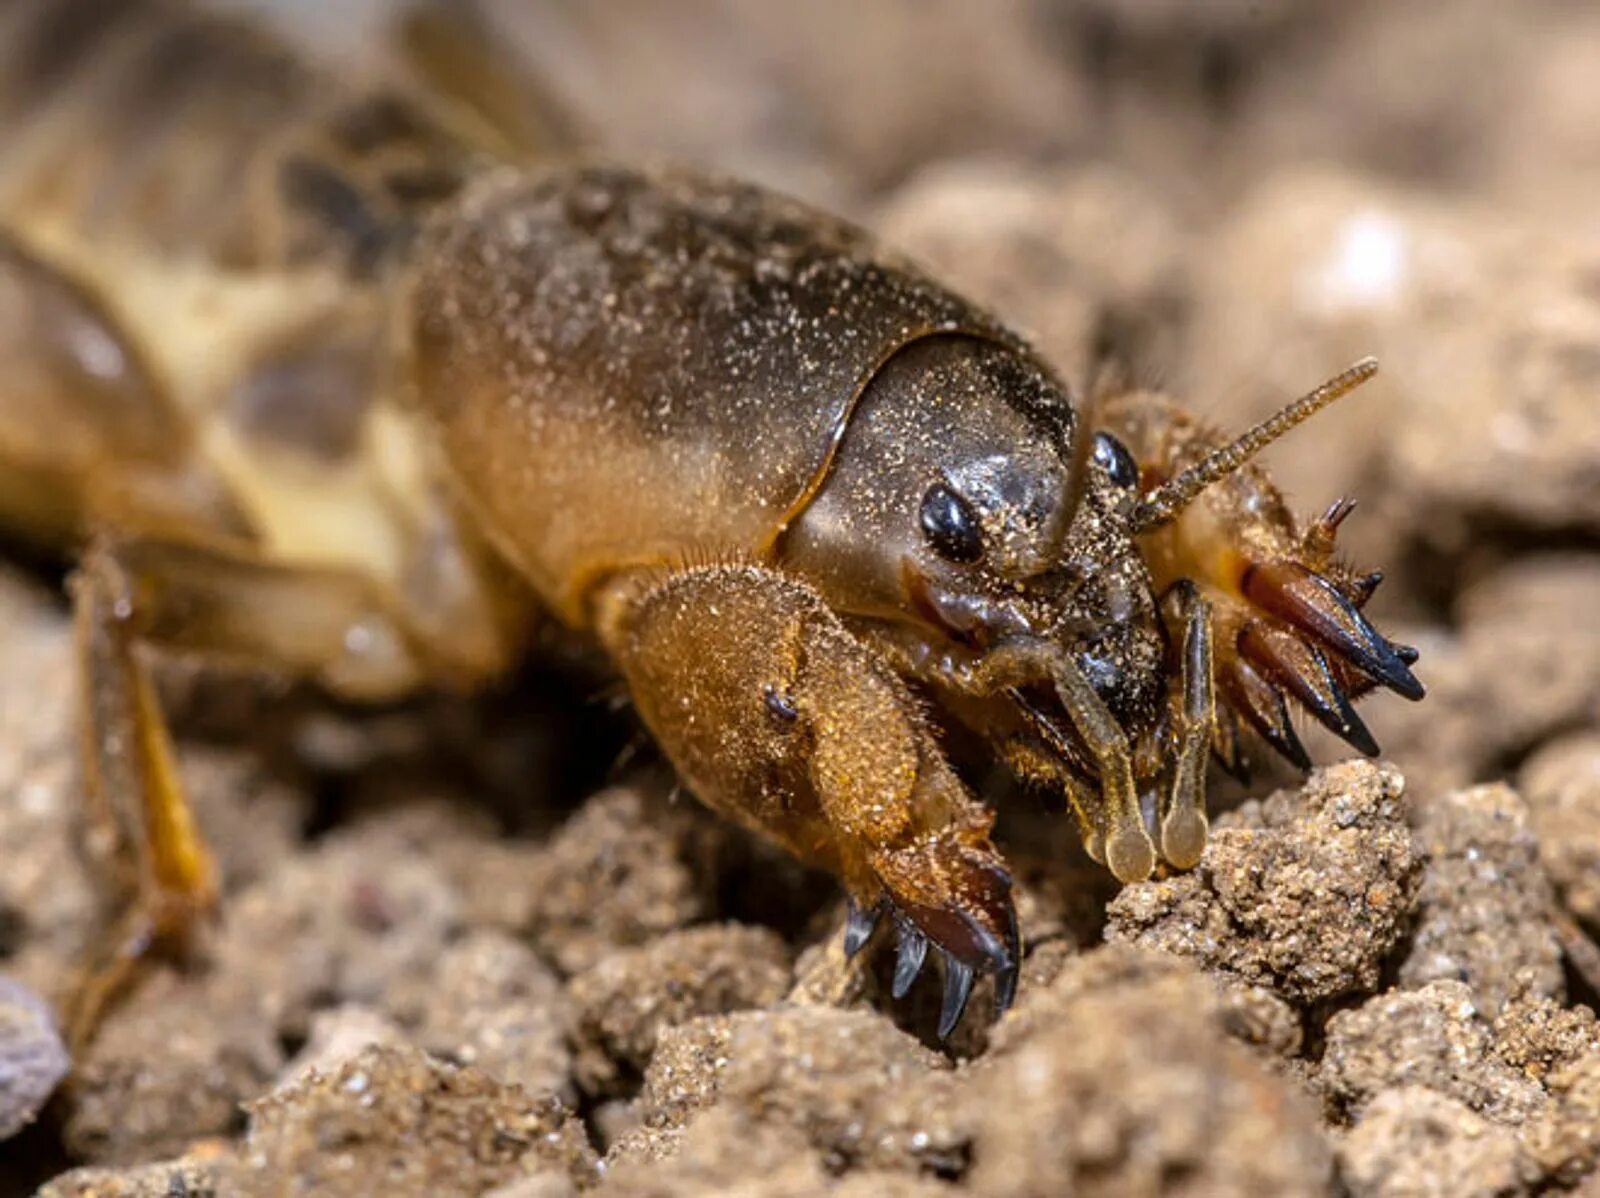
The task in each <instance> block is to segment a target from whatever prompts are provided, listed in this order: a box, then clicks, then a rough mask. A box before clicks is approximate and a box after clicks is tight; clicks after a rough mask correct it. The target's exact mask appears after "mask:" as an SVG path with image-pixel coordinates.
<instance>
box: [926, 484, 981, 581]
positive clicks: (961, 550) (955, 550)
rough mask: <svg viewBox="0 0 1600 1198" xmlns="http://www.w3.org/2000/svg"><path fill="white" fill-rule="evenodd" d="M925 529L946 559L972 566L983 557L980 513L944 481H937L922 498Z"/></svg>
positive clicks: (927, 535) (937, 549)
mask: <svg viewBox="0 0 1600 1198" xmlns="http://www.w3.org/2000/svg"><path fill="white" fill-rule="evenodd" d="M922 532H923V535H924V536H926V537H927V538H928V544H929V545H931V546H933V551H934V552H935V553H937V554H938V555H939V556H940V557H942V558H944V559H945V560H946V561H950V562H960V563H962V564H963V565H970V564H971V563H973V562H975V561H977V560H978V559H979V558H981V557H982V556H983V530H982V529H981V528H980V527H979V526H978V514H977V513H976V512H974V511H973V510H972V505H971V504H969V503H968V502H967V501H966V500H965V499H963V498H962V497H961V496H960V495H957V494H956V493H955V492H954V491H952V490H951V489H950V488H949V487H947V486H945V485H944V484H943V483H934V484H933V486H931V487H929V488H928V493H927V494H926V495H924V496H923V497H922Z"/></svg>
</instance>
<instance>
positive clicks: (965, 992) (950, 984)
mask: <svg viewBox="0 0 1600 1198" xmlns="http://www.w3.org/2000/svg"><path fill="white" fill-rule="evenodd" d="M972 983H973V972H972V966H970V965H967V964H965V963H964V962H962V961H958V960H957V959H956V958H954V957H952V956H948V955H946V956H945V959H944V1005H943V1006H942V1007H940V1008H939V1039H941V1040H944V1039H947V1038H948V1037H949V1035H950V1033H951V1032H953V1031H955V1030H956V1024H958V1023H960V1022H961V1016H962V1014H963V1013H964V1012H965V1011H966V1009H967V1000H968V999H969V998H971V997H972Z"/></svg>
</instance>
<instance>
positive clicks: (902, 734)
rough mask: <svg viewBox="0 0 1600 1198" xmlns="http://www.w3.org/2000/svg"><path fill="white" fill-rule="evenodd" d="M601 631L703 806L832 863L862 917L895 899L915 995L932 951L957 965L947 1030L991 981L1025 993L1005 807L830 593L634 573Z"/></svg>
mask: <svg viewBox="0 0 1600 1198" xmlns="http://www.w3.org/2000/svg"><path fill="white" fill-rule="evenodd" d="M599 627H600V631H601V636H602V640H603V641H604V643H605V644H606V646H607V648H608V650H609V651H610V653H611V654H612V656H613V658H614V659H615V661H616V662H617V665H618V666H619V668H620V669H621V671H622V674H623V676H624V678H625V679H626V680H627V683H628V687H629V690H630V691H631V693H632V695H633V699H634V702H635V703H636V704H637V705H638V709H639V713H640V715H641V716H642V717H643V719H644V721H645V723H646V724H647V725H648V726H649V727H650V729H651V731H652V732H653V733H654V734H655V736H656V739H657V740H658V741H659V742H660V744H661V746H662V748H663V749H664V750H665V751H666V753H667V756H668V757H670V758H671V759H672V762H673V764H674V765H675V766H676V767H677V769H678V772H679V774H680V776H682V777H683V779H684V780H685V781H686V782H687V783H688V784H689V786H690V787H691V788H692V789H693V790H694V791H695V793H696V794H698V795H699V796H700V798H701V799H702V800H704V801H705V802H706V803H707V804H708V805H710V806H712V807H714V808H716V809H717V810H719V811H721V812H723V813H724V814H726V815H727V816H729V817H730V818H732V819H735V820H738V821H739V822H741V823H743V824H744V825H745V826H746V827H748V828H751V829H752V830H754V831H756V832H759V833H761V834H762V835H765V836H767V837H768V838H770V839H772V840H775V841H777V842H778V843H779V844H782V845H784V846H785V847H786V848H788V849H789V850H790V851H792V852H793V853H794V854H795V855H796V856H798V857H800V858H802V859H803V860H806V861H809V862H811V863H813V864H816V865H820V866H822V867H824V868H827V869H830V870H832V871H833V872H834V873H835V874H837V875H838V876H839V877H840V878H841V879H842V880H843V881H844V884H845V886H846V888H847V889H848V891H849V893H850V896H851V898H852V900H853V901H854V903H855V904H856V906H857V908H858V909H860V910H863V911H869V910H874V909H876V908H877V907H878V906H879V904H880V903H886V904H887V906H888V910H889V913H890V915H891V918H892V919H893V922H894V924H895V926H896V931H897V933H898V935H897V944H898V954H899V963H900V968H899V969H898V970H897V977H898V980H897V983H896V986H895V990H896V992H897V993H903V992H904V991H905V989H906V988H907V987H908V986H909V985H910V984H911V981H912V980H914V978H915V977H916V975H917V973H918V972H919V971H920V968H921V966H922V963H923V960H924V958H925V956H926V955H927V950H928V948H929V947H930V946H931V947H933V948H935V949H937V950H939V953H940V954H941V955H942V956H943V957H944V959H945V986H946V989H945V1006H944V1013H943V1018H942V1019H941V1028H942V1029H943V1030H944V1031H945V1032H948V1031H949V1030H950V1029H951V1028H953V1027H954V1026H955V1023H956V1021H957V1020H958V1019H959V1018H960V1015H961V1012H962V1010H963V1009H964V1007H965V1005H966V1001H967V997H968V995H969V994H970V992H971V989H972V985H973V981H974V978H975V975H976V974H979V973H995V974H996V975H998V979H997V980H998V986H997V996H998V998H999V1001H1000V1002H1001V1003H1002V1004H1004V1003H1005V1002H1007V1001H1009V997H1010V993H1011V989H1012V986H1013V985H1014V980H1015V972H1016V968H1017V964H1018V962H1019V960H1020V950H1019V945H1018V939H1017V926H1016V916H1015V912H1014V910H1013V907H1012V901H1011V879H1010V875H1009V874H1008V873H1007V871H1006V869H1005V865H1004V863H1003V862H1002V860H1001V859H1000V856H999V855H998V854H997V853H996V852H995V850H994V848H993V846H992V845H991V844H990V841H989V828H990V825H991V823H992V822H993V815H992V813H991V812H990V811H989V810H988V809H987V808H986V807H984V806H983V805H982V804H981V803H979V802H978V801H977V800H975V799H974V798H973V797H972V796H971V795H970V794H969V793H968V792H967V790H966V788H965V787H964V786H963V785H962V783H961V782H960V781H959V779H958V778H957V777H956V775H955V773H954V771H953V770H951V768H950V766H949V765H948V764H947V763H946V761H945V759H944V756H943V754H942V753H941V752H940V751H939V747H938V745H937V744H936V742H935V740H934V737H933V735H932V732H931V730H930V729H929V728H928V727H927V725H926V724H925V722H924V720H923V718H922V716H921V713H920V712H919V710H918V708H917V706H916V704H915V702H914V700H913V699H912V697H911V694H910V692H909V691H908V690H907V689H906V686H905V683H904V682H903V681H902V680H901V679H900V677H899V676H898V675H897V674H896V673H895V672H894V671H893V670H892V669H891V668H890V667H889V666H888V664H887V663H886V662H885V661H884V660H883V659H882V658H881V656H880V655H879V654H878V653H877V652H876V651H875V650H873V649H872V648H870V647H869V646H868V645H867V644H865V643H864V642H863V641H861V640H860V639H858V638H857V637H856V636H855V635H853V634H852V633H851V632H850V631H849V630H848V629H846V628H845V627H844V625H843V624H842V623H840V621H839V619H838V618H837V617H836V616H835V615H834V614H833V612H832V611H830V610H829V609H828V607H827V606H826V604H824V602H823V601H822V599H821V597H820V596H818V595H817V594H816V593H815V592H814V591H813V590H811V589H810V588H809V587H806V586H805V585H803V584H801V583H799V582H797V581H795V580H793V579H790V578H788V577H786V576H785V575H783V574H780V573H778V572H776V571H773V570H768V569H764V568H760V567H754V566H707V567H696V568H689V569H683V570H677V571H673V572H670V573H667V574H664V575H663V574H659V573H657V574H655V575H653V576H641V577H636V578H635V579H633V580H631V581H630V580H627V579H623V580H619V581H618V582H617V583H615V584H613V585H612V587H611V588H610V589H609V590H608V592H607V593H606V596H605V597H604V598H603V600H602V603H601V618H600V620H599ZM858 937H859V932H858Z"/></svg>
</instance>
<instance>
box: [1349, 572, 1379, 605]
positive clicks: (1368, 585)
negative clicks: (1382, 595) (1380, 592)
mask: <svg viewBox="0 0 1600 1198" xmlns="http://www.w3.org/2000/svg"><path fill="white" fill-rule="evenodd" d="M1382 585H1383V571H1382V570H1373V571H1372V572H1371V573H1370V574H1363V575H1362V576H1361V577H1360V578H1358V579H1356V581H1355V588H1356V603H1357V605H1358V606H1359V605H1360V604H1363V603H1365V602H1366V601H1367V600H1368V599H1371V598H1372V596H1373V594H1374V593H1375V592H1376V591H1377V589H1378V588H1379V587H1380V586H1382Z"/></svg>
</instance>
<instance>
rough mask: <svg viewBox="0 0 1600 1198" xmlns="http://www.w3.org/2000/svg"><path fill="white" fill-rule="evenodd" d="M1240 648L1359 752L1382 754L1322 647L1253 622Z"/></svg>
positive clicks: (1318, 719) (1313, 714) (1302, 704)
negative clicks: (1340, 683)
mask: <svg viewBox="0 0 1600 1198" xmlns="http://www.w3.org/2000/svg"><path fill="white" fill-rule="evenodd" d="M1239 652H1240V653H1241V654H1242V655H1243V656H1244V657H1245V658H1247V659H1249V660H1250V661H1251V662H1252V663H1254V664H1255V665H1256V666H1257V667H1259V668H1260V669H1261V670H1262V671H1263V672H1264V673H1265V674H1266V676H1267V677H1268V678H1270V679H1271V680H1272V681H1274V682H1276V683H1277V684H1278V685H1280V686H1282V687H1283V688H1284V689H1285V690H1287V691H1288V692H1289V693H1290V694H1291V695H1293V696H1294V697H1295V699H1296V700H1297V701H1298V702H1299V703H1300V705H1301V706H1303V707H1304V708H1305V709H1306V710H1307V711H1309V712H1310V713H1311V714H1312V716H1313V717H1315V718H1316V720H1317V722H1318V723H1320V724H1321V725H1322V726H1323V727H1325V728H1327V729H1328V730H1329V731H1330V732H1332V733H1333V734H1334V735H1336V736H1338V737H1341V738H1342V739H1343V740H1345V741H1346V742H1348V743H1349V744H1350V746H1351V747H1352V748H1354V749H1356V750H1357V751H1358V752H1361V753H1365V754H1366V755H1367V756H1368V757H1376V756H1377V755H1378V752H1379V749H1378V742H1377V741H1376V740H1374V739H1373V737H1372V733H1371V732H1370V731H1369V730H1368V728H1367V726H1366V724H1364V723H1363V722H1362V721H1361V717H1360V716H1358V715H1357V714H1356V711H1355V708H1354V707H1352V706H1351V704H1350V698H1349V696H1348V695H1346V694H1345V692H1344V690H1343V688H1342V687H1340V685H1339V682H1338V679H1336V678H1335V677H1334V674H1333V670H1332V669H1331V668H1330V667H1329V665H1328V659H1327V658H1326V657H1324V656H1323V655H1322V652H1321V650H1319V649H1317V648H1315V647H1314V646H1311V645H1308V644H1306V643H1305V642H1303V641H1301V640H1300V639H1299V638H1298V637H1296V636H1294V635H1293V634H1292V633H1288V632H1282V631H1279V630H1277V629H1273V628H1266V627H1264V626H1262V625H1260V624H1252V625H1248V626H1246V627H1245V628H1244V629H1243V630H1242V631H1241V632H1240V633H1239Z"/></svg>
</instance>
